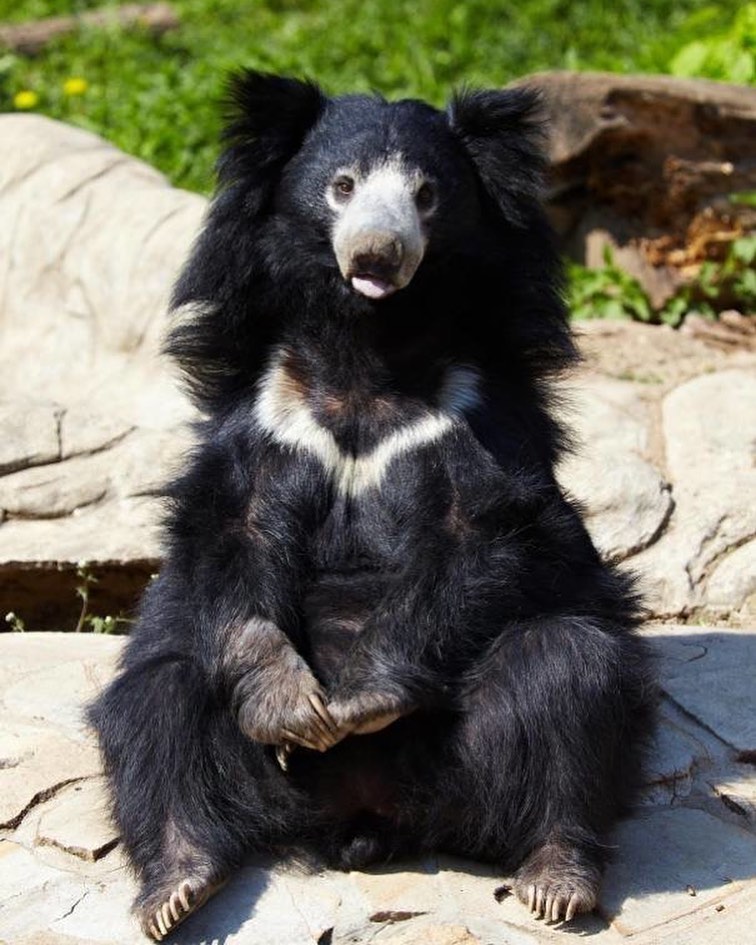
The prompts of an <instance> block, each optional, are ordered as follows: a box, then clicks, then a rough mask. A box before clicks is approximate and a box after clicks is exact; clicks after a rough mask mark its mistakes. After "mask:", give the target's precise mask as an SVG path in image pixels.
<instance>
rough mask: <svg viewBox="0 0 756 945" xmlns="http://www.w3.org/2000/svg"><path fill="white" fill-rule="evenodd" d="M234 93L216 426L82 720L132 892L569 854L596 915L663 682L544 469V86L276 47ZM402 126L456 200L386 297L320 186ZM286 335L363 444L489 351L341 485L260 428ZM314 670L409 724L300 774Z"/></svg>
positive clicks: (551, 337)
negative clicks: (296, 741)
mask: <svg viewBox="0 0 756 945" xmlns="http://www.w3.org/2000/svg"><path fill="white" fill-rule="evenodd" d="M233 88H234V99H235V104H234V112H233V117H232V120H231V122H230V124H229V125H228V129H227V132H226V143H227V148H226V151H225V154H224V156H223V157H222V159H221V161H220V163H219V179H220V187H219V191H218V193H217V195H216V197H215V199H214V201H213V204H212V206H211V209H210V212H209V215H208V218H207V221H206V225H205V228H204V231H203V233H202V235H201V236H200V238H199V240H198V242H197V244H196V246H195V248H194V251H193V253H192V256H191V259H190V260H189V262H188V263H187V265H186V267H185V269H184V271H183V274H182V276H181V278H180V280H179V282H178V285H177V287H176V289H175V295H174V306H175V307H177V308H178V307H182V308H183V310H184V316H183V318H179V319H178V322H177V324H176V326H175V327H174V328H173V330H172V333H171V336H170V340H169V342H168V351H169V352H170V354H171V355H172V356H173V357H174V358H175V359H176V360H177V361H178V363H179V364H180V365H181V367H182V368H183V369H184V372H185V375H186V378H187V381H188V384H189V387H190V389H191V391H192V393H193V395H194V397H195V399H196V402H197V403H198V405H199V406H200V408H201V409H202V411H203V413H204V416H205V418H206V419H205V420H204V421H203V422H202V424H201V426H200V428H199V434H200V435H199V445H198V446H197V448H196V450H195V452H194V455H193V456H192V457H191V458H190V459H189V460H188V461H187V466H186V470H185V472H184V473H183V474H182V475H181V476H180V478H178V479H177V481H175V482H174V483H173V485H172V486H171V489H170V502H171V510H170V514H169V516H168V521H167V528H166V537H167V554H166V559H165V564H164V566H163V569H162V572H161V574H160V577H159V578H158V579H157V580H156V581H155V582H154V584H153V585H152V586H151V587H150V589H149V591H148V593H147V594H146V596H145V599H144V602H143V606H142V610H141V616H140V620H139V623H138V626H137V628H136V629H135V631H134V633H133V634H132V636H131V639H130V640H129V643H128V646H127V648H126V651H125V655H124V658H123V663H122V666H121V670H120V673H119V675H118V677H117V678H116V680H115V681H114V682H113V683H112V684H111V685H110V686H109V688H108V689H107V690H106V691H105V692H104V694H103V695H102V696H101V698H100V699H99V700H98V701H97V703H96V704H95V705H94V706H93V707H92V709H91V713H90V717H91V720H92V722H93V724H94V726H95V727H96V729H97V731H98V733H99V736H100V742H101V745H102V750H103V753H104V757H105V762H106V766H107V772H108V776H109V778H110V784H111V787H112V796H113V804H114V811H115V817H116V820H117V823H118V825H119V828H120V831H121V835H122V838H123V842H124V845H125V848H126V850H127V852H128V855H129V857H130V859H131V861H132V863H133V865H134V867H135V869H136V870H137V872H138V874H139V876H140V878H141V880H142V883H143V892H142V895H141V897H140V899H139V900H138V903H137V910H138V912H139V914H140V916H141V917H142V920H143V922H144V924H145V928H149V925H150V915H152V914H153V913H154V910H155V909H156V908H157V907H158V906H159V904H160V903H161V902H163V901H164V900H165V899H166V898H167V896H168V894H169V893H170V891H171V890H172V889H173V888H175V886H176V884H177V883H178V882H179V881H180V880H181V879H182V877H187V876H188V877H190V878H192V879H193V880H195V881H196V885H197V886H199V887H202V886H209V887H211V886H213V885H214V884H215V883H217V882H219V881H221V880H222V879H223V878H224V877H225V876H226V875H227V874H228V873H229V871H231V870H233V869H234V868H235V867H237V866H239V864H241V863H242V861H243V859H244V857H245V855H247V854H248V853H249V852H250V851H271V850H272V851H278V852H281V853H283V852H286V851H297V852H300V853H301V852H304V854H305V855H314V856H315V857H317V858H319V859H321V860H323V861H325V862H326V863H328V864H332V865H336V866H339V867H344V868H351V867H359V866H362V865H364V864H366V863H368V862H371V861H374V860H376V859H381V858H388V857H391V856H395V855H399V854H403V853H410V852H416V851H427V850H444V851H450V852H453V853H456V854H461V855H466V856H472V857H479V858H483V859H486V860H491V861H494V862H495V863H497V864H498V865H499V866H500V867H501V868H502V870H511V869H515V868H517V867H518V866H520V864H522V863H523V861H524V860H525V861H526V862H525V865H524V866H523V867H522V870H521V885H522V886H523V887H524V886H526V885H529V884H532V885H533V886H534V887H537V886H538V884H539V883H542V884H543V883H545V884H547V885H548V884H549V883H551V885H552V887H553V888H556V886H555V883H556V885H558V883H559V882H562V881H564V883H565V884H566V885H565V889H566V892H565V895H569V894H570V877H574V876H577V877H578V879H577V880H576V882H577V884H578V887H580V884H581V883H582V884H583V886H587V887H588V894H587V895H586V896H584V900H583V901H582V903H578V905H579V907H581V908H590V907H591V905H592V900H591V894H592V892H595V889H596V886H597V883H598V876H599V875H600V870H601V866H602V864H603V861H604V856H605V854H604V837H605V834H606V831H607V830H608V829H609V827H610V826H611V825H612V823H613V821H614V819H615V818H616V816H617V815H618V813H619V812H620V811H621V809H622V808H623V806H624V805H625V803H626V802H627V800H628V799H629V797H630V792H631V790H632V788H633V785H634V784H635V783H636V780H637V773H638V772H637V768H638V762H639V754H640V749H641V744H642V741H643V739H644V737H645V736H646V734H647V733H648V731H649V728H650V725H651V718H652V692H653V684H652V680H651V677H650V674H649V668H648V660H647V655H646V652H645V649H644V647H643V645H642V643H641V641H640V640H639V639H638V638H637V637H636V636H635V635H634V633H633V629H634V627H635V626H636V624H637V622H638V603H637V600H636V597H635V596H634V593H633V589H632V587H631V584H630V582H629V580H628V579H627V578H626V577H624V576H622V575H620V574H619V573H618V572H616V571H615V570H614V569H612V568H611V567H608V566H607V565H605V564H602V563H601V561H600V560H599V558H598V556H597V554H596V551H595V550H594V548H593V545H592V544H591V541H590V539H589V537H588V535H587V533H586V530H585V528H584V526H583V524H582V522H581V518H580V515H579V512H578V510H577V509H576V508H575V506H574V504H572V503H571V502H570V500H569V499H568V498H567V497H565V496H564V495H563V494H562V493H561V491H560V489H559V487H558V485H557V483H556V481H555V477H554V464H555V462H556V460H557V458H558V457H559V454H560V452H561V451H562V450H563V448H564V447H565V445H566V442H565V435H564V432H563V431H562V429H561V428H560V426H559V424H558V423H557V422H556V420H555V418H554V415H553V406H554V394H553V391H552V387H551V379H552V377H553V376H554V375H555V374H557V373H558V372H560V371H562V370H563V369H564V368H566V367H568V366H570V365H571V364H573V362H574V361H575V360H576V354H575V349H574V346H573V341H572V339H571V336H570V333H569V330H568V327H567V324H566V320H565V311H564V307H563V303H562V300H561V296H560V272H559V266H558V260H557V255H556V252H555V248H554V245H553V242H552V236H551V233H550V230H549V227H548V225H547V223H546V222H545V219H544V216H543V213H542V210H541V209H540V206H539V203H538V189H539V181H540V175H541V170H542V165H543V158H542V154H541V149H540V134H541V130H540V127H539V124H538V121H537V115H536V111H537V108H536V107H537V100H536V97H535V95H534V94H533V93H532V92H529V91H525V90H518V91H501V92H498V91H497V92H495V91H491V92H464V93H462V94H460V95H458V96H457V97H456V98H455V99H454V100H453V102H452V104H451V105H450V107H449V109H448V110H447V112H446V113H443V112H440V111H437V110H435V109H433V108H431V107H429V106H427V105H425V104H422V103H420V102H415V101H401V102H397V103H393V104H389V103H386V102H385V101H383V100H382V99H380V98H378V97H363V96H348V97H343V98H337V99H328V98H326V97H325V96H324V95H323V94H322V93H321V91H320V90H319V89H318V88H317V87H315V86H314V85H311V84H306V83H301V82H298V81H295V80H291V79H283V78H277V77H272V76H265V75H260V74H256V73H245V74H244V75H242V76H240V77H239V78H238V79H237V80H236V82H235V84H234V87H233ZM396 152H401V153H402V155H403V156H404V159H405V161H406V162H407V163H408V164H410V165H412V166H413V167H414V166H416V167H419V168H420V169H422V171H423V172H424V173H425V174H426V176H427V177H428V178H430V179H432V180H433V181H434V182H435V186H436V188H437V194H438V196H437V201H438V202H437V207H436V211H435V213H434V214H433V216H432V217H431V218H430V220H429V222H428V225H427V248H426V251H425V256H424V258H423V261H422V263H421V265H420V267H419V269H418V271H417V273H416V274H415V276H414V278H413V279H412V281H411V283H410V284H409V285H408V286H407V287H406V288H404V289H401V290H400V291H398V292H396V293H395V294H394V295H392V296H391V297H389V298H386V299H382V300H380V301H372V300H370V299H368V298H365V297H364V296H361V295H359V294H358V293H356V292H355V291H354V290H353V288H352V287H351V286H350V284H349V283H348V282H347V281H345V280H344V279H343V278H342V275H341V274H340V272H339V270H338V268H337V265H336V261H335V258H334V252H333V248H332V245H331V237H330V227H331V210H330V209H329V207H328V206H327V204H326V202H325V200H324V198H323V194H324V192H325V191H326V189H327V187H328V184H329V181H330V179H331V178H332V177H333V175H334V173H336V171H337V170H338V168H340V167H342V166H344V165H350V164H357V165H360V166H364V167H368V166H370V165H371V164H372V163H375V161H376V160H379V159H381V158H384V157H387V156H390V155H392V154H394V153H396ZM187 307H188V309H189V311H190V314H189V315H188V316H187V315H186V310H187ZM277 350H278V351H280V350H285V352H286V355H285V367H286V371H287V377H288V383H289V385H290V387H291V389H292V391H293V395H292V396H296V397H298V398H300V399H301V400H302V401H303V402H306V404H307V405H308V406H309V409H310V410H311V412H312V415H313V416H314V417H315V418H316V419H317V421H318V423H319V424H320V425H321V427H323V428H326V429H328V430H330V431H331V433H332V434H333V436H334V438H335V440H336V442H337V443H338V445H339V447H340V449H341V450H342V451H343V453H344V454H345V455H348V456H357V457H359V456H364V455H367V454H368V453H369V452H370V451H371V450H372V449H373V448H374V447H375V446H376V444H378V443H379V442H381V440H382V439H383V438H385V437H386V436H387V435H388V434H390V433H391V432H392V431H395V430H397V429H399V428H401V427H402V426H403V425H404V424H406V423H407V422H409V421H412V420H413V419H414V418H416V417H420V416H423V415H425V414H426V413H427V412H428V411H429V410H430V411H433V410H436V409H437V407H438V404H439V396H440V395H439V390H440V388H441V386H442V384H443V378H444V376H445V372H446V371H447V369H448V367H449V365H464V366H467V367H471V368H474V369H475V371H476V372H477V376H478V377H479V388H480V391H479V397H478V398H475V399H472V400H471V402H470V403H469V404H468V405H467V406H466V407H465V409H464V410H461V411H459V412H458V413H457V415H456V416H455V418H454V424H453V427H452V429H451V430H450V431H449V432H448V433H447V434H446V435H444V436H442V437H440V438H439V439H438V440H436V441H434V442H433V443H430V444H428V445H425V446H422V447H420V448H418V449H414V450H411V451H408V452H405V453H402V454H401V455H399V456H398V457H397V458H396V459H395V460H394V461H393V462H392V463H391V465H390V468H389V469H388V472H387V475H386V477H385V479H384V481H383V483H382V485H381V486H380V487H376V488H373V489H368V490H366V491H363V492H361V493H359V494H358V495H356V496H349V495H346V494H342V493H339V492H338V490H337V489H336V488H335V485H334V482H333V478H332V476H331V475H330V474H329V472H328V470H327V469H326V468H325V467H324V465H323V463H322V462H321V461H320V460H319V459H318V458H317V457H315V456H314V455H312V454H311V453H309V452H307V451H304V450H297V449H293V448H288V447H286V446H285V445H281V444H279V443H277V442H275V441H274V439H273V438H271V437H270V436H269V435H268V434H267V433H266V432H265V431H264V430H262V429H261V428H260V426H259V424H258V423H257V421H256V413H255V405H256V401H257V398H258V390H259V385H260V383H261V378H262V377H263V372H264V371H265V369H266V366H267V365H268V364H269V363H270V359H271V356H272V354H273V352H274V351H277ZM310 670H311V671H312V672H310ZM313 687H314V688H313ZM312 691H321V692H322V694H323V700H324V702H325V703H326V705H327V706H328V707H329V708H331V710H332V713H333V718H334V719H336V720H337V721H338V723H339V724H340V725H342V726H344V725H346V726H347V728H349V726H351V728H352V729H354V728H356V727H357V725H358V724H360V723H363V722H365V720H368V721H369V720H370V719H372V718H374V717H376V716H377V715H380V714H381V712H382V711H388V712H393V713H394V715H399V716H401V718H399V720H398V721H395V722H393V724H390V725H388V726H387V727H385V728H383V730H382V731H380V732H378V733H376V734H370V735H356V734H353V735H350V736H349V737H346V738H344V739H343V740H341V741H340V742H339V743H338V744H337V745H335V747H331V748H330V749H329V750H328V751H325V752H324V753H319V752H315V751H311V750H308V749H307V748H302V747H297V748H296V749H295V750H294V751H293V752H292V753H291V755H290V757H289V769H288V771H286V772H285V771H283V770H282V769H281V767H280V766H279V764H278V763H277V760H276V756H275V745H276V744H278V745H280V744H282V743H283V742H284V741H286V738H285V737H284V736H283V735H282V734H281V731H282V729H287V730H291V729H296V726H297V725H298V724H299V725H300V726H301V727H300V729H299V731H305V732H306V731H308V730H309V731H310V732H312V731H314V730H315V729H316V728H317V722H316V721H315V720H314V719H313V718H312V717H311V718H310V719H309V722H308V721H307V719H306V718H305V717H306V716H307V714H308V712H310V706H311V703H309V702H308V701H307V699H306V698H305V697H306V696H307V695H308V694H309V693H311V692H312ZM303 719H305V721H304V722H303V721H302V720H303ZM308 725H309V726H310V727H309V729H308ZM242 729H243V730H242ZM342 731H343V729H342ZM544 864H545V865H544ZM555 876H556V880H555V878H554V877H555ZM544 877H545V878H544ZM557 881H558V882H557ZM579 891H580V890H579ZM521 897H522V898H525V893H524V892H521ZM562 912H564V910H562ZM153 925H154V923H153ZM153 933H154V929H153Z"/></svg>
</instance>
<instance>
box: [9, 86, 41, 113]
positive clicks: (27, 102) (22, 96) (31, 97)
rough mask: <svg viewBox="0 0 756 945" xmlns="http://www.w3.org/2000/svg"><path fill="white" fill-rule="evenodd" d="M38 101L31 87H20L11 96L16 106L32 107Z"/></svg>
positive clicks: (37, 96)
mask: <svg viewBox="0 0 756 945" xmlns="http://www.w3.org/2000/svg"><path fill="white" fill-rule="evenodd" d="M38 101H39V95H37V93H36V92H32V90H31V89H22V90H21V91H20V92H16V94H15V95H14V96H13V104H14V105H15V106H16V108H34V106H35V105H36V104H37V102H38Z"/></svg>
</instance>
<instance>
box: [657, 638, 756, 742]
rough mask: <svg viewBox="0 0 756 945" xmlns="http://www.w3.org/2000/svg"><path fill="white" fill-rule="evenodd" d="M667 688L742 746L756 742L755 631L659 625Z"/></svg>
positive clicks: (701, 719) (726, 738) (721, 734)
mask: <svg viewBox="0 0 756 945" xmlns="http://www.w3.org/2000/svg"><path fill="white" fill-rule="evenodd" d="M653 639H654V643H655V645H656V648H657V651H658V652H659V653H660V656H661V661H660V670H661V674H662V685H663V687H664V690H665V691H666V692H667V693H668V694H669V695H670V696H671V697H672V699H674V700H675V702H677V703H678V704H679V705H680V706H682V708H683V709H684V710H685V711H686V712H688V713H690V715H692V716H693V717H694V718H695V719H696V720H697V721H698V722H700V723H701V724H703V725H704V726H706V728H707V729H709V730H710V731H712V732H714V733H715V734H716V735H718V736H719V738H721V739H722V740H723V741H725V742H726V743H727V744H728V745H731V746H732V747H733V748H736V749H738V750H740V751H744V750H753V749H755V748H756V685H755V684H754V679H755V678H756V633H753V632H752V631H748V630H745V629H736V628H726V629H722V630H712V629H709V628H706V627H696V626H690V625H689V626H678V627H671V626H670V627H659V628H657V629H655V630H654V631H653Z"/></svg>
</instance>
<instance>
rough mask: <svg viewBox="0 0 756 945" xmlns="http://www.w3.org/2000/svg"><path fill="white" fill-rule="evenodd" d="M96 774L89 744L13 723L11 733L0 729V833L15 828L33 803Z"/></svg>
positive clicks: (96, 760)
mask: <svg viewBox="0 0 756 945" xmlns="http://www.w3.org/2000/svg"><path fill="white" fill-rule="evenodd" d="M99 771H100V758H99V755H98V753H97V751H96V749H95V748H94V746H93V745H91V744H87V743H82V742H77V741H72V740H71V739H68V738H65V737H64V736H63V735H61V733H60V732H53V731H50V730H48V729H46V728H44V727H42V726H39V725H37V726H34V725H25V724H24V723H22V722H15V721H14V724H13V728H12V730H9V731H6V730H4V729H3V730H0V830H3V829H8V828H13V827H17V826H18V824H19V823H21V821H22V820H23V818H24V817H25V816H26V813H27V812H28V811H29V810H30V809H31V808H32V807H34V806H35V805H36V804H39V803H40V802H41V801H43V800H46V799H47V798H49V797H52V796H53V795H54V794H55V793H56V792H58V791H59V790H60V789H61V788H63V787H64V786H65V785H67V784H70V783H72V782H74V781H79V780H81V779H82V778H88V777H92V776H93V775H96V774H98V773H99Z"/></svg>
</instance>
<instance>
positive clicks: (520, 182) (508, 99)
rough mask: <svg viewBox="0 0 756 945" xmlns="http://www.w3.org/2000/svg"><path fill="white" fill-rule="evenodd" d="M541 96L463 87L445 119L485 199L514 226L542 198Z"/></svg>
mask: <svg viewBox="0 0 756 945" xmlns="http://www.w3.org/2000/svg"><path fill="white" fill-rule="evenodd" d="M541 105H542V102H541V96H540V93H539V92H538V91H537V90H535V89H532V88H518V89H501V90H494V89H491V90H485V91H484V90H477V89H476V90H471V89H463V90H462V91H459V92H457V93H456V94H455V95H454V97H453V98H452V100H451V102H450V104H449V106H448V109H447V116H448V120H449V126H450V127H451V129H452V131H453V132H454V133H455V134H456V135H457V137H458V138H459V140H460V141H461V143H462V145H463V147H464V148H465V150H466V151H467V154H468V155H469V157H470V159H471V160H472V163H473V165H474V167H475V170H476V172H477V175H478V177H479V179H480V181H481V183H482V185H483V189H484V191H485V193H486V195H487V196H488V198H489V200H490V201H492V202H493V204H494V206H495V207H496V208H498V210H499V211H500V212H501V213H502V214H503V216H504V218H505V219H506V220H507V221H508V222H510V223H513V224H515V225H516V226H524V225H525V224H526V221H527V218H528V216H529V215H530V214H529V213H528V209H529V208H532V205H533V202H534V201H537V200H538V199H539V197H540V194H541V186H542V180H543V172H544V169H545V166H546V157H545V153H544V143H545V125H544V121H543V119H542V118H541Z"/></svg>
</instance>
